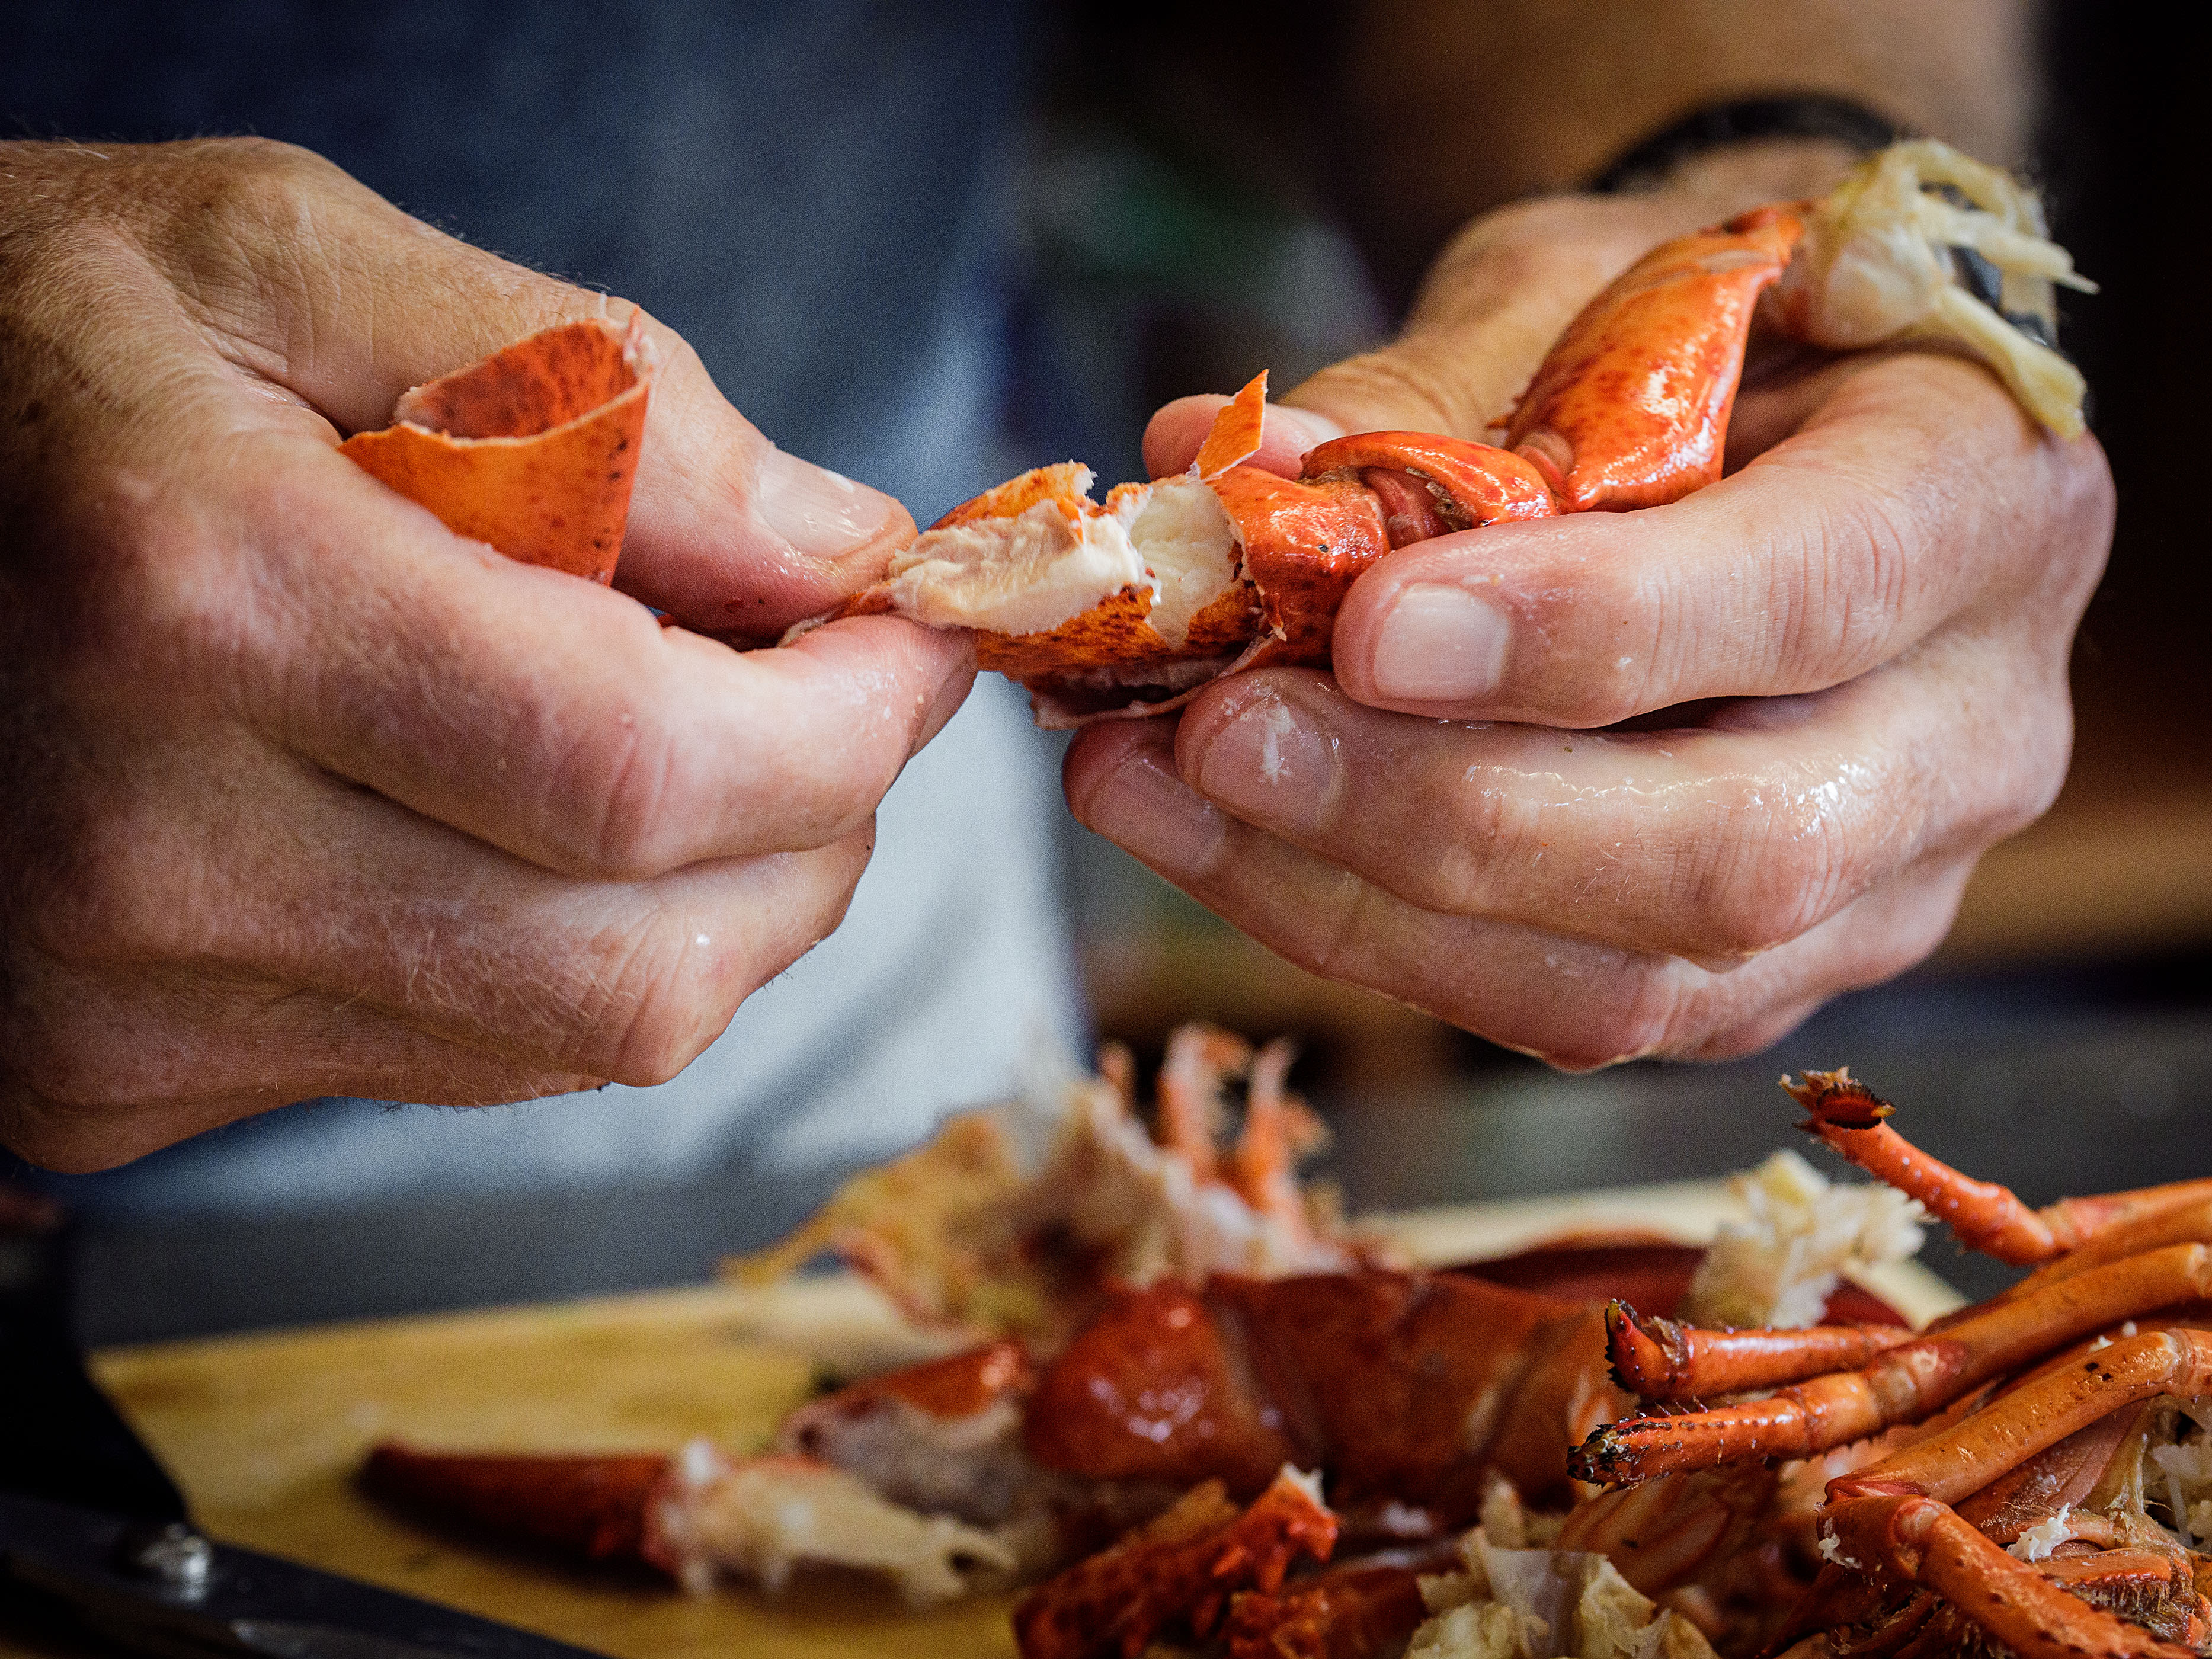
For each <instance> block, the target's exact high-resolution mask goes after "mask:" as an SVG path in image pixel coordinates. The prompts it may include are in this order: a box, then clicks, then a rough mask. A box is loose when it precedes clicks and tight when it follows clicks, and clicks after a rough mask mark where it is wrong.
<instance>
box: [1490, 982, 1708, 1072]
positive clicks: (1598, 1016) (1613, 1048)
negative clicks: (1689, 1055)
mask: <svg viewBox="0 0 2212 1659" xmlns="http://www.w3.org/2000/svg"><path fill="white" fill-rule="evenodd" d="M1548 988H1549V989H1550V991H1551V992H1552V994H1553V1006H1552V1007H1551V1008H1550V1009H1548V1010H1547V1012H1546V1014H1545V1015H1544V1018H1545V1021H1546V1025H1547V1036H1545V1038H1544V1040H1543V1041H1541V1042H1535V1043H1533V1044H1530V1045H1528V1047H1529V1048H1530V1051H1531V1052H1533V1053H1535V1054H1539V1055H1541V1057H1542V1058H1543V1060H1545V1061H1546V1062H1547V1064H1549V1065H1552V1066H1557V1067H1558V1068H1559V1069H1560V1070H1561V1071H1565V1072H1593V1071H1596V1070H1598V1069H1599V1068H1600V1067H1601V1066H1617V1065H1620V1064H1621V1063H1622V1062H1624V1061H1626V1060H1639V1059H1642V1058H1643V1057H1644V1056H1645V1055H1648V1054H1657V1053H1661V1052H1664V1051H1666V1050H1668V1048H1671V1047H1672V1046H1673V1044H1674V1042H1675V1041H1676V1040H1677V1036H1676V1033H1677V1027H1678V1025H1679V1024H1680V1015H1681V1010H1682V995H1681V991H1680V985H1679V983H1678V982H1677V981H1676V980H1675V979H1674V976H1673V975H1671V974H1670V973H1669V972H1668V965H1667V964H1666V963H1663V962H1661V961H1659V960H1658V959H1656V958H1650V957H1643V956H1640V955H1638V956H1625V957H1624V958H1623V960H1622V961H1621V962H1620V963H1618V964H1617V965H1616V966H1615V967H1614V968H1613V970H1612V971H1611V972H1609V973H1607V975H1606V976H1605V978H1604V979H1603V980H1602V981H1600V982H1599V983H1597V984H1595V985H1591V984H1590V983H1589V981H1578V980H1577V979H1572V978H1568V977H1566V976H1564V975H1563V976H1561V977H1560V978H1559V981H1557V982H1556V983H1555V984H1554V985H1553V986H1552V987H1548ZM1561 1032H1564V1033H1565V1035H1564V1036H1563V1035H1559V1034H1558V1033H1561ZM1506 1041H1507V1042H1511V1041H1512V1039H1511V1038H1510V1036H1508V1037H1507V1039H1506Z"/></svg>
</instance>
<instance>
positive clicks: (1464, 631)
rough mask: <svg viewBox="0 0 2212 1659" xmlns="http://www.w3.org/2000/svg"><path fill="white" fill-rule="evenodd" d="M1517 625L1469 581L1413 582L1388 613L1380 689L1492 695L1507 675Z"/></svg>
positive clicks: (1431, 696)
mask: <svg viewBox="0 0 2212 1659" xmlns="http://www.w3.org/2000/svg"><path fill="white" fill-rule="evenodd" d="M1512 634H1513V625H1512V623H1510V621H1508V620H1507V618H1506V616H1505V613H1504V611H1500V610H1498V608H1497V607H1496V606H1495V605H1486V604H1485V603H1484V602H1483V601H1482V600H1480V599H1477V598H1475V596H1474V594H1472V593H1470V592H1468V591H1467V590H1466V589H1465V588H1463V587H1456V586H1452V585H1450V584H1449V583H1445V582H1413V583H1412V584H1410V585H1408V586H1407V587H1406V588H1405V589H1404V590H1403V591H1402V592H1400V593H1399V595H1398V598H1397V600H1396V602H1395V604H1393V605H1391V607H1390V610H1389V613H1388V614H1387V615H1386V616H1385V617H1383V626H1382V629H1381V631H1380V633H1379V635H1377V637H1376V641H1375V663H1374V677H1375V689H1376V691H1377V692H1378V693H1380V694H1381V695H1382V696H1385V697H1387V698H1389V699H1390V700H1391V701H1393V702H1463V701H1466V700H1468V699H1470V698H1475V697H1486V696H1489V695H1490V694H1491V693H1492V691H1495V690H1497V689H1498V682H1499V681H1501V680H1503V679H1504V678H1505V653H1506V651H1507V648H1508V647H1510V644H1511V642H1512Z"/></svg>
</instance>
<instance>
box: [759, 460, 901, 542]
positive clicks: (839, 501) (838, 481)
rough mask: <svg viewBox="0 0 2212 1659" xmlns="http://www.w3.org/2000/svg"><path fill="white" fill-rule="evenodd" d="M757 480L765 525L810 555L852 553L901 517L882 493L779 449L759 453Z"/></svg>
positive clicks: (893, 504) (894, 504)
mask: <svg viewBox="0 0 2212 1659" xmlns="http://www.w3.org/2000/svg"><path fill="white" fill-rule="evenodd" d="M755 483H756V488H757V490H758V492H759V494H758V495H757V497H756V501H755V505H756V506H757V507H758V508H759V510H760V515H761V517H762V518H763V519H764V520H767V521H768V526H769V529H771V530H773V531H775V533H776V534H777V535H779V536H781V537H782V538H784V540H786V541H787V542H789V543H790V544H792V546H793V547H794V548H796V549H797V550H799V552H801V553H803V554H805V555H806V556H808V557H809V558H817V559H835V558H837V557H840V556H842V555H844V554H847V553H850V552H851V551H853V550H854V549H855V548H857V547H860V546H861V545H862V544H865V543H866V542H868V541H871V540H872V539H873V538H876V537H878V536H880V535H881V534H883V532H884V529H885V528H886V527H887V526H890V523H891V521H892V520H893V519H895V518H898V517H902V516H903V513H902V509H901V508H900V507H899V505H898V503H897V502H896V501H893V500H891V498H890V496H888V495H884V494H883V492H882V491H880V490H875V489H869V488H868V487H867V485H866V484H861V483H854V482H853V481H852V480H851V479H850V478H848V477H845V476H844V474H842V473H841V472H832V471H829V468H827V467H822V466H817V465H814V464H813V463H812V462H811V461H802V460H800V459H799V457H798V456H796V455H787V454H785V453H783V451H781V450H780V449H771V450H769V452H768V453H767V454H765V455H763V456H762V457H761V463H760V470H759V471H758V472H757V473H756V474H755Z"/></svg>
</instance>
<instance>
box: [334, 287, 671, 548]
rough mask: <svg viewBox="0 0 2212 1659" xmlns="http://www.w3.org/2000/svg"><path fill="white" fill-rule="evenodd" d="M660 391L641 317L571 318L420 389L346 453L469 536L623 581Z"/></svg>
mask: <svg viewBox="0 0 2212 1659" xmlns="http://www.w3.org/2000/svg"><path fill="white" fill-rule="evenodd" d="M652 392H653V359H652V351H651V348H650V346H649V345H648V343H647V341H646V338H645V334H644V330H643V326H642V323H641V319H640V315H639V314H638V313H632V315H631V318H630V321H629V327H628V328H626V329H625V328H618V327H617V326H616V325H614V324H612V323H609V322H605V321H603V320H599V319H591V320H587V321H584V322H575V323H563V324H561V325H559V326H557V327H555V328H549V329H546V330H544V331H543V332H540V333H537V334H533V335H532V336H530V337H528V338H527V339H524V340H518V341H516V342H515V343H513V345H511V346H508V347H507V348H505V349H502V350H500V351H496V352H495V353H493V354H492V355H491V356H489V357H486V358H485V359H483V361H482V362H477V363H472V364H471V365H470V366H469V367H468V368H464V369H459V370H457V371H456V372H455V373H453V374H448V375H446V376H444V377H443V378H442V379H440V380H432V381H431V382H430V383H429V384H428V385H427V386H416V388H415V389H414V390H413V391H411V392H408V393H407V394H406V396H404V397H403V398H400V400H399V402H398V405H397V407H395V408H394V409H393V410H392V425H390V426H388V427H386V428H384V429H383V430H382V431H380V432H362V433H357V434H356V435H354V436H352V437H350V438H349V439H347V440H346V441H345V442H343V444H341V445H339V446H338V453H340V454H342V455H345V456H348V457H349V458H350V459H353V460H354V461H355V462H356V463H357V464H358V465H361V466H362V467H363V468H364V469H366V470H367V471H369V472H372V473H374V475H375V476H376V477H379V478H380V479H382V480H383V481H384V482H385V483H387V484H390V485H391V486H392V488H393V489H396V490H398V492H399V493H400V494H401V495H404V496H406V497H407V498H408V499H409V500H410V501H416V502H418V503H419V504H421V505H422V506H423V507H428V508H429V509H430V511H431V512H433V513H436V514H437V515H438V517H439V518H440V519H441V520H443V521H444V523H445V526H446V527H447V529H449V530H451V531H453V532H454V533H455V534H456V535H461V536H467V537H469V538H472V539H474V540H477V541H480V542H488V543H489V544H491V545H492V546H494V547H495V548H497V549H498V550H500V551H501V552H502V553H504V554H506V555H507V556H508V557H510V558H513V559H519V560H520V561H521V562H524V563H525V564H542V565H548V566H550V567H551V568H553V569H556V570H566V571H568V572H569V573H570V574H574V575H578V576H587V577H589V578H590V579H591V580H593V581H598V582H605V581H611V580H613V577H614V571H615V561H616V559H617V557H619V556H620V555H621V552H622V540H623V522H624V520H626V519H627V518H628V516H629V495H630V486H631V484H632V483H634V482H635V479H636V477H637V459H638V453H639V450H640V447H641V445H642V444H643V442H644V439H645V416H646V406H647V402H648V401H649V399H650V398H651V396H652Z"/></svg>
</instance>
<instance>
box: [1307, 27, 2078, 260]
mask: <svg viewBox="0 0 2212 1659" xmlns="http://www.w3.org/2000/svg"><path fill="white" fill-rule="evenodd" d="M2035 21H2036V19H2035V10H2034V8H2033V5H2032V4H2031V3H2029V0H1954V3H1947V4H1943V5H1938V6H1930V5H1928V4H1926V3H1925V0H1808V3H1792V4H1788V5H1776V4H1773V3H1771V0H1765V3H1762V0H1654V3H1638V4H1633V5H1621V4H1617V3H1616V4H1603V3H1597V0H1519V3H1514V4H1492V5H1469V4H1467V3H1465V0H1368V3H1367V4H1366V5H1365V6H1364V9H1363V10H1362V13H1361V15H1360V17H1359V21H1358V25H1357V26H1356V27H1353V28H1352V29H1351V30H1350V31H1349V38H1348V39H1347V40H1346V47H1347V48H1348V50H1347V53H1346V58H1345V60H1344V68H1343V76H1344V80H1343V83H1342V92H1343V94H1344V96H1343V101H1342V104H1341V106H1340V108H1341V110H1342V112H1343V114H1344V115H1345V117H1346V119H1345V120H1344V121H1343V123H1342V126H1341V130H1340V138H1339V141H1338V142H1339V147H1340V148H1339V154H1340V161H1342V162H1343V163H1345V164H1346V179H1347V181H1348V185H1349V190H1350V193H1351V195H1352V208H1353V210H1354V213H1355V215H1356V216H1357V218H1358V221H1359V222H1361V224H1362V226H1363V228H1365V229H1366V230H1367V231H1368V232H1369V234H1370V240H1373V241H1374V242H1376V245H1377V246H1376V254H1377V256H1378V258H1379V260H1380V262H1381V263H1382V264H1383V265H1384V267H1385V268H1386V269H1391V268H1395V269H1396V270H1401V271H1403V270H1405V269H1406V267H1407V264H1418V263H1419V262H1421V261H1423V260H1425V258H1426V257H1427V256H1428V255H1430V254H1431V253H1433V252H1434V251H1435V250H1436V248H1437V246H1440V245H1441V243H1442V242H1443V239H1444V238H1445V237H1447V236H1448V235H1449V234H1450V232H1451V231H1452V230H1453V229H1454V228H1456V227H1457V226H1458V225H1460V224H1461V223H1462V222H1465V221H1466V220H1468V218H1471V217H1472V216H1474V215H1476V214H1478V213H1481V212H1483V211H1485V210H1487V209H1490V208H1492V207H1495V206H1498V204H1501V203H1504V202H1509V201H1513V200H1516V199H1518V198H1520V197H1526V196H1531V195H1536V194H1541V193H1542V192H1546V191H1557V190H1565V189H1571V188H1573V187H1574V186H1576V185H1577V184H1579V183H1581V182H1583V181H1584V180H1586V179H1589V177H1590V175H1591V174H1592V173H1595V171H1597V170H1598V169H1599V168H1601V167H1603V166H1604V165H1605V164H1606V163H1607V161H1610V160H1611V159H1613V157H1614V156H1616V155H1619V154H1620V152H1621V151H1622V150H1624V149H1626V148H1627V147H1628V146H1630V145H1632V144H1633V143H1636V142H1637V141H1638V140H1639V139H1641V138H1643V137H1648V136H1649V135H1650V134H1651V133H1653V132H1654V131H1657V130H1659V129H1660V128H1662V127H1664V126H1665V125H1668V123H1669V122H1671V121H1674V120H1675V119H1677V118H1680V116H1682V115H1683V114H1685V113H1686V112H1689V111H1691V110H1692V109H1695V108H1698V107H1699V106H1704V105H1709V104H1713V103H1717V102H1723V101H1726V100H1733V99H1741V98H1749V97H1757V96H1761V95H1771V94H1786V93H1792V92H1815V93H1826V94H1832V95H1838V96H1842V97H1846V98H1850V99H1853V100H1857V101H1858V102H1860V103H1863V104H1865V105H1867V106H1869V107H1870V108H1872V109H1874V110H1875V111H1878V112H1881V113H1882V114H1885V115H1887V116H1889V117H1890V118H1892V119H1893V120H1896V121H1897V122H1899V124H1901V125H1905V126H1909V127H1911V128H1914V129H1917V130H1918V131H1922V132H1925V133H1928V134H1929V135H1931V136H1933V137H1939V138H1943V139H1946V140H1948V141H1949V142H1950V143H1955V144H1957V145H1959V146H1960V148H1962V149H1966V150H1969V151H1971V152H1972V153H1973V154H1975V155H1978V156H1981V157H1982V158H1984V160H1988V161H1998V162H2004V163H2008V164H2017V163H2018V162H2019V161H2021V160H2022V159H2023V158H2024V155H2025V153H2026V150H2027V143H2028V138H2029V133H2030V128H2031V126H2032V124H2033V118H2034V114H2035V101H2036V91H2037V80H2038V77H2037V70H2036V64H2035V38H2034V37H2035V27H2034V26H2035Z"/></svg>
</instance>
